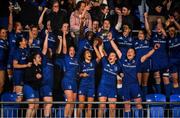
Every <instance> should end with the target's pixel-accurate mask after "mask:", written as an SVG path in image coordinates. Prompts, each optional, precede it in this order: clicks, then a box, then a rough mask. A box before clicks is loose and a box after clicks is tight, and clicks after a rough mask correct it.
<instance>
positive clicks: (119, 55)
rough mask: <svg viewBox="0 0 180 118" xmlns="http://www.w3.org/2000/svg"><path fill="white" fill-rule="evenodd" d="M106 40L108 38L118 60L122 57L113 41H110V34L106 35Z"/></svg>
mask: <svg viewBox="0 0 180 118" xmlns="http://www.w3.org/2000/svg"><path fill="white" fill-rule="evenodd" d="M107 38H108V40H109V42H110V43H111V46H112V48H113V49H114V50H115V52H116V54H117V56H118V58H119V59H120V58H121V57H122V53H121V51H120V50H119V49H118V47H117V45H116V43H115V42H114V41H113V39H112V33H108V36H107Z"/></svg>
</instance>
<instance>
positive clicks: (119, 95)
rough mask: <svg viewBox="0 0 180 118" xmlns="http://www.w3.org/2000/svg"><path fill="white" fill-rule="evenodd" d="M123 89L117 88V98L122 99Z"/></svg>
mask: <svg viewBox="0 0 180 118" xmlns="http://www.w3.org/2000/svg"><path fill="white" fill-rule="evenodd" d="M122 90H123V89H122V88H117V95H118V98H122V96H123V91H122Z"/></svg>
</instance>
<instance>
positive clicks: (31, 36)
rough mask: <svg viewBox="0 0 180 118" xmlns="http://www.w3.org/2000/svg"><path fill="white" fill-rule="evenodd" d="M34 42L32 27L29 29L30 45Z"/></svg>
mask: <svg viewBox="0 0 180 118" xmlns="http://www.w3.org/2000/svg"><path fill="white" fill-rule="evenodd" d="M32 43H33V34H32V31H31V29H29V41H28V45H29V47H31V45H32Z"/></svg>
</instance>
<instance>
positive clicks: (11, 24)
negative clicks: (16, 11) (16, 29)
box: [8, 3, 13, 32]
mask: <svg viewBox="0 0 180 118" xmlns="http://www.w3.org/2000/svg"><path fill="white" fill-rule="evenodd" d="M12 29H13V8H12V3H10V6H9V20H8V31H9V32H11V31H12Z"/></svg>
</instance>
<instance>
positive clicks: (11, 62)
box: [7, 51, 14, 69]
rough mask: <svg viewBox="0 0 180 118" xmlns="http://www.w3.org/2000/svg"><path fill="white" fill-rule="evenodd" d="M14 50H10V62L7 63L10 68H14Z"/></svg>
mask: <svg viewBox="0 0 180 118" xmlns="http://www.w3.org/2000/svg"><path fill="white" fill-rule="evenodd" d="M13 52H14V51H10V53H9V57H8V63H7V68H8V69H13Z"/></svg>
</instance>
